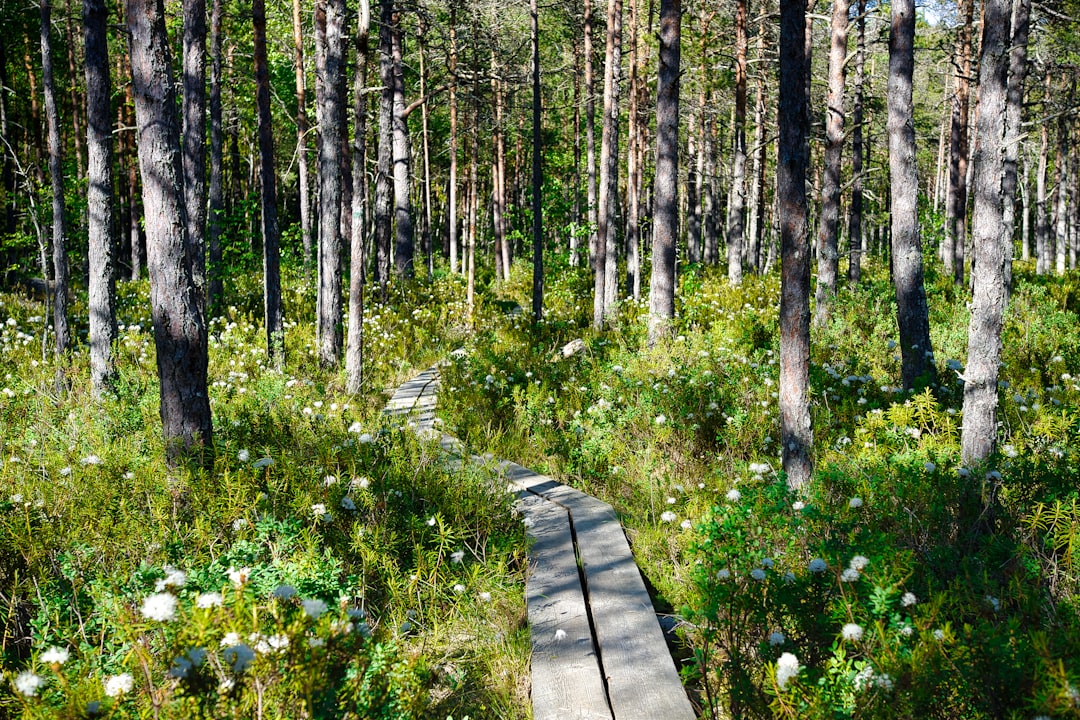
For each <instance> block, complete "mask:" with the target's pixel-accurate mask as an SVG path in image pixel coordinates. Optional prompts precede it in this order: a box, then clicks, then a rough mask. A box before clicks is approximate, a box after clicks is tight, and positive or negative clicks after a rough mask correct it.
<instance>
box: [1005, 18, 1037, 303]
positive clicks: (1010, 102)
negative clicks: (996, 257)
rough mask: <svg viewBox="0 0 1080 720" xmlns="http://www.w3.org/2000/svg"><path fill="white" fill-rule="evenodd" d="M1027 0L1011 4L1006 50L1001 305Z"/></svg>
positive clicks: (1008, 277)
mask: <svg viewBox="0 0 1080 720" xmlns="http://www.w3.org/2000/svg"><path fill="white" fill-rule="evenodd" d="M1030 18H1031V0H1014V1H1013V8H1012V19H1011V21H1010V27H1011V28H1012V38H1011V43H1010V48H1009V86H1008V90H1007V96H1006V104H1005V150H1004V152H1005V155H1004V158H1003V163H1004V173H1005V175H1004V178H1003V180H1002V182H1001V190H1002V192H1003V193H1004V194H1005V199H1004V202H1005V205H1004V209H1003V214H1002V224H1003V227H1002V236H1003V237H1004V239H1005V250H1006V252H1007V253H1008V254H1007V257H1006V260H1005V304H1006V305H1008V303H1009V294H1010V292H1011V290H1012V259H1013V235H1014V234H1015V233H1014V230H1015V227H1016V219H1015V215H1016V179H1017V178H1016V165H1017V158H1018V156H1019V152H1020V143H1021V140H1022V139H1023V137H1022V131H1021V120H1022V115H1023V105H1024V76H1025V74H1026V73H1027V43H1028V26H1029V24H1030Z"/></svg>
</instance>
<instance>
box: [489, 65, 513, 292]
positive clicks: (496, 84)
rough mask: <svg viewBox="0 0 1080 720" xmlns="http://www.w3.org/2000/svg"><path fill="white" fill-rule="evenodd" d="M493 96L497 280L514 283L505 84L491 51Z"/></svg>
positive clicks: (492, 196) (494, 232) (492, 188)
mask: <svg viewBox="0 0 1080 720" xmlns="http://www.w3.org/2000/svg"><path fill="white" fill-rule="evenodd" d="M491 95H492V99H493V101H494V102H493V104H494V106H495V123H494V125H493V126H492V129H491V135H492V137H491V144H492V147H491V220H492V233H493V235H494V238H495V277H496V279H498V280H509V279H510V262H509V260H510V254H509V252H507V251H508V250H509V248H508V247H506V245H507V241H506V225H505V221H504V219H503V214H504V212H505V208H506V194H505V188H506V184H505V182H503V177H502V175H503V172H504V171H505V169H506V167H505V162H504V161H503V160H502V153H501V151H500V147H501V146H503V139H502V138H503V102H502V82H501V80H500V79H499V65H498V60H497V59H496V51H495V49H494V48H492V51H491Z"/></svg>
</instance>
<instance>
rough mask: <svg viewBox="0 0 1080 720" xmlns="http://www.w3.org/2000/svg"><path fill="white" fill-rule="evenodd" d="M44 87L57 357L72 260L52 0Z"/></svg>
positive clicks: (45, 34)
mask: <svg viewBox="0 0 1080 720" xmlns="http://www.w3.org/2000/svg"><path fill="white" fill-rule="evenodd" d="M40 9H41V76H42V81H41V88H42V92H43V93H44V95H45V121H46V123H47V125H48V130H49V176H50V177H51V179H52V249H53V294H52V301H53V331H54V333H55V339H56V355H57V356H58V357H59V356H61V355H63V354H64V353H65V352H67V350H68V347H69V346H70V344H71V330H70V328H69V326H68V316H67V306H68V260H67V248H66V247H65V244H66V241H67V224H66V220H65V217H64V215H65V212H66V208H65V204H64V169H63V168H64V160H63V146H62V145H61V142H60V112H59V110H57V107H56V85H55V83H54V82H53V71H52V45H51V43H50V39H49V28H50V24H51V17H52V5H51V3H50V0H41V4H40Z"/></svg>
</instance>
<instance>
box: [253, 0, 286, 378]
mask: <svg viewBox="0 0 1080 720" xmlns="http://www.w3.org/2000/svg"><path fill="white" fill-rule="evenodd" d="M251 18H252V27H253V33H252V41H253V44H254V55H255V104H256V106H257V107H258V124H259V186H260V188H259V200H260V209H261V211H262V238H263V243H262V245H263V311H264V313H263V320H264V322H265V324H266V353H267V355H268V356H269V358H270V359H271V361H273V362H274V363H275V364H276V365H277V367H279V368H281V367H284V365H285V324H284V315H283V313H282V309H281V256H280V237H281V233H280V232H279V230H278V217H277V181H276V179H275V175H274V132H273V119H272V118H271V116H270V73H269V71H268V70H267V65H266V0H252V2H251Z"/></svg>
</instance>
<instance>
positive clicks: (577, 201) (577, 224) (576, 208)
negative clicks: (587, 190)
mask: <svg viewBox="0 0 1080 720" xmlns="http://www.w3.org/2000/svg"><path fill="white" fill-rule="evenodd" d="M581 55H582V50H581V46H580V45H578V44H577V43H576V42H575V43H574V79H573V84H574V101H573V103H574V120H573V123H574V178H573V180H572V181H571V182H572V184H573V211H572V212H573V222H574V227H573V232H571V233H570V238H569V240H570V243H569V244H570V248H569V249H570V258H569V263H570V267H577V266H578V265H580V264H581V257H580V255H581V253H580V251H579V250H578V245H579V237H580V233H581V225H582V223H581V220H582V216H581V191H580V188H581V99H582V98H581V75H582V73H583V70H582V67H581V65H582V58H581ZM0 59H2V57H0Z"/></svg>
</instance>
